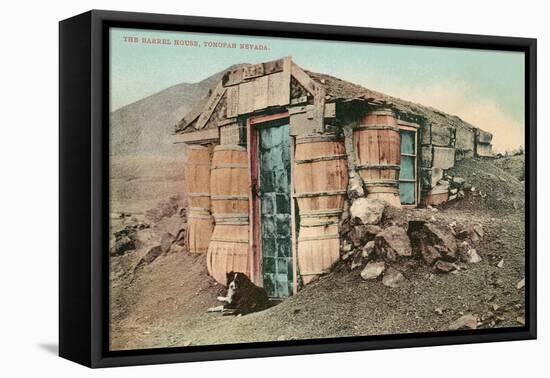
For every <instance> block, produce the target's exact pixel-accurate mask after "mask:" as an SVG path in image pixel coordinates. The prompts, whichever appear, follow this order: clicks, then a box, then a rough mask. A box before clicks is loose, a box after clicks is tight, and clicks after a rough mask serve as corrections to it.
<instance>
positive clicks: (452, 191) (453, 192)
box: [449, 188, 458, 194]
mask: <svg viewBox="0 0 550 378" xmlns="http://www.w3.org/2000/svg"><path fill="white" fill-rule="evenodd" d="M449 193H451V194H457V193H458V189H457V188H453V189H451V190H449Z"/></svg>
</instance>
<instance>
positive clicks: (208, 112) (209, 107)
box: [195, 82, 225, 130]
mask: <svg viewBox="0 0 550 378" xmlns="http://www.w3.org/2000/svg"><path fill="white" fill-rule="evenodd" d="M224 94H225V88H224V86H223V85H222V83H221V82H219V83H218V85H217V86H216V88H215V89H214V92H212V95H211V96H210V98H209V99H208V101H207V103H206V105H205V107H204V108H203V111H202V113H201V115H200V116H199V119H198V120H197V124H196V125H195V128H196V129H197V130H200V129H202V128H203V127H204V126H205V125H206V123H207V122H208V120H209V119H210V117H211V116H212V113H213V112H214V109H216V106H217V105H218V102H220V100H221V99H222V97H223V95H224Z"/></svg>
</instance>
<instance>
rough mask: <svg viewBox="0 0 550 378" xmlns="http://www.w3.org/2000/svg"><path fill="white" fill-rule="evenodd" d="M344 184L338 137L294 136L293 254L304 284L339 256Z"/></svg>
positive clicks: (344, 162)
mask: <svg viewBox="0 0 550 378" xmlns="http://www.w3.org/2000/svg"><path fill="white" fill-rule="evenodd" d="M347 184H348V168H347V155H346V148H345V145H344V140H343V139H342V138H339V137H336V136H334V135H315V136H302V137H297V138H296V151H295V159H294V191H295V193H294V197H295V198H296V201H297V203H298V209H299V214H300V230H299V235H298V253H297V254H298V267H299V270H300V275H301V276H302V281H303V283H304V284H307V283H308V282H310V281H311V280H313V279H314V278H315V277H317V276H318V275H320V274H324V273H327V272H328V271H329V270H330V268H331V266H332V265H333V264H334V263H335V262H336V261H338V259H339V258H340V240H339V235H338V220H339V217H340V214H341V212H342V209H343V207H344V201H345V196H346V188H347Z"/></svg>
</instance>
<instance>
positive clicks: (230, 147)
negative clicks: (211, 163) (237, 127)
mask: <svg viewBox="0 0 550 378" xmlns="http://www.w3.org/2000/svg"><path fill="white" fill-rule="evenodd" d="M216 151H242V152H246V147H243V146H237V145H235V144H221V145H219V146H216V147H214V152H216Z"/></svg>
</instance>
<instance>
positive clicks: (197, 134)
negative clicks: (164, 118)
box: [173, 127, 220, 144]
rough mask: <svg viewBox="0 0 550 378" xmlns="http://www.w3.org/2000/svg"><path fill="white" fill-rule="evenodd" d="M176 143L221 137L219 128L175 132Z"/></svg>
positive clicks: (198, 141)
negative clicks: (181, 132) (182, 132)
mask: <svg viewBox="0 0 550 378" xmlns="http://www.w3.org/2000/svg"><path fill="white" fill-rule="evenodd" d="M173 137H174V139H173V140H174V142H173V143H174V144H178V143H200V142H210V141H215V140H219V139H220V134H219V131H218V128H217V127H216V128H213V129H204V130H198V131H193V132H190V133H185V134H174V136H173Z"/></svg>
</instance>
